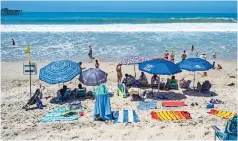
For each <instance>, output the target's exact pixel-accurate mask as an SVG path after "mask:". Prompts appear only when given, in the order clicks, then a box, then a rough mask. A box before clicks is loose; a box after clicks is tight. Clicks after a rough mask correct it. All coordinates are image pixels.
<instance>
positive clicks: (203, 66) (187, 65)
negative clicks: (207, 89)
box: [177, 58, 213, 88]
mask: <svg viewBox="0 0 238 141" xmlns="http://www.w3.org/2000/svg"><path fill="white" fill-rule="evenodd" d="M177 65H178V66H179V67H180V68H181V69H184V70H187V71H193V72H194V75H193V76H194V79H193V80H194V81H193V88H195V87H194V82H195V72H196V71H207V70H209V69H211V68H213V65H212V64H211V63H209V62H208V61H206V60H204V59H201V58H188V59H186V60H183V61H181V62H179V63H177Z"/></svg>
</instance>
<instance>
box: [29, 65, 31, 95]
mask: <svg viewBox="0 0 238 141" xmlns="http://www.w3.org/2000/svg"><path fill="white" fill-rule="evenodd" d="M29 68H30V98H31V62H30V61H29Z"/></svg>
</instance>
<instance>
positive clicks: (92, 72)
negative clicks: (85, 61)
mask: <svg viewBox="0 0 238 141" xmlns="http://www.w3.org/2000/svg"><path fill="white" fill-rule="evenodd" d="M79 81H80V82H82V83H83V84H84V85H86V86H98V85H100V84H102V83H105V82H107V73H106V72H104V71H102V70H101V69H99V68H90V69H87V70H85V71H83V72H82V74H81V75H80V77H79Z"/></svg>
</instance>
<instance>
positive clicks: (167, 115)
mask: <svg viewBox="0 0 238 141" xmlns="http://www.w3.org/2000/svg"><path fill="white" fill-rule="evenodd" d="M150 114H151V118H153V119H157V120H185V119H192V117H191V116H190V113H189V112H187V111H159V112H156V111H152V112H151V113H150Z"/></svg>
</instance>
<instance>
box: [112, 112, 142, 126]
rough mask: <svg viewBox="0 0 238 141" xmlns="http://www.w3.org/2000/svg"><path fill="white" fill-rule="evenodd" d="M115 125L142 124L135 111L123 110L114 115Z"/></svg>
mask: <svg viewBox="0 0 238 141" xmlns="http://www.w3.org/2000/svg"><path fill="white" fill-rule="evenodd" d="M113 116H114V118H115V120H114V123H128V122H140V120H139V118H138V116H137V114H136V112H135V110H121V111H115V112H114V113H113Z"/></svg>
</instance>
